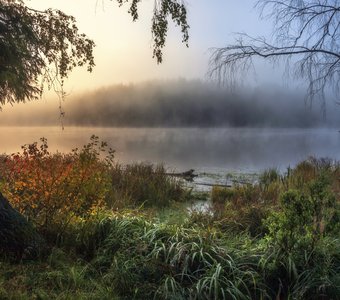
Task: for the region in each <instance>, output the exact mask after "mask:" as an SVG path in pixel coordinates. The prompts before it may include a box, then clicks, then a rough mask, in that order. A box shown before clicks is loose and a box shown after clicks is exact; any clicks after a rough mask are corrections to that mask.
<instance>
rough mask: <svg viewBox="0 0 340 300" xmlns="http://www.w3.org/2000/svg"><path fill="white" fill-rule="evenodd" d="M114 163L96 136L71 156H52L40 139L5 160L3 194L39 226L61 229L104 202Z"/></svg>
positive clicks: (109, 152) (111, 154)
mask: <svg viewBox="0 0 340 300" xmlns="http://www.w3.org/2000/svg"><path fill="white" fill-rule="evenodd" d="M104 151H106V156H105V159H101V158H100V155H101V153H102V152H104ZM112 159H113V151H112V150H111V149H107V145H106V143H100V142H99V139H98V137H96V136H92V137H91V141H90V143H89V144H87V145H85V146H84V147H83V148H82V149H81V150H78V149H74V150H72V152H71V153H68V154H62V153H54V154H51V153H50V152H49V151H48V145H47V140H46V139H44V138H42V139H41V144H40V145H38V143H33V144H29V145H24V146H23V147H22V153H15V154H11V155H7V156H5V157H3V161H2V163H1V164H0V165H1V166H0V168H1V170H0V171H1V174H2V176H3V178H2V191H3V193H4V194H5V195H6V196H7V197H8V199H10V202H11V204H12V205H13V206H14V207H15V208H16V209H17V210H19V211H20V212H21V213H22V214H24V215H25V216H26V217H27V218H28V219H29V220H30V221H32V222H33V223H35V225H36V226H37V227H40V228H48V227H49V226H50V225H51V224H54V226H55V225H57V224H59V225H60V228H59V230H60V229H62V228H61V227H65V226H67V225H68V223H69V222H70V221H71V220H72V218H84V217H86V216H88V215H90V214H91V213H92V212H93V211H95V210H96V209H97V208H98V207H99V206H102V205H103V204H104V203H105V197H106V195H107V192H108V191H109V189H110V164H111V162H112Z"/></svg>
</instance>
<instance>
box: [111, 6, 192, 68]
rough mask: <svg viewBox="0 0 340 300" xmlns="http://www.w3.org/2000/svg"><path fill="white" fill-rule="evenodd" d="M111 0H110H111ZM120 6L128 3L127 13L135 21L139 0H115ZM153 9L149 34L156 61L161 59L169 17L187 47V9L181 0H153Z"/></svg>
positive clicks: (159, 61) (158, 61)
mask: <svg viewBox="0 0 340 300" xmlns="http://www.w3.org/2000/svg"><path fill="white" fill-rule="evenodd" d="M111 1H112V0H111ZM116 1H117V2H118V4H119V5H120V6H122V5H123V4H124V3H129V5H130V8H129V10H128V12H129V14H131V16H132V20H133V21H136V20H137V19H138V17H139V15H138V4H139V3H140V2H141V0H116ZM154 2H155V3H154V11H153V17H152V25H151V34H152V39H153V45H152V46H153V57H154V58H156V60H157V63H161V62H162V61H163V48H164V46H165V42H166V37H167V33H168V25H169V22H168V19H169V18H170V19H171V20H172V21H173V22H174V24H175V25H176V26H179V27H180V29H181V33H182V42H183V43H184V44H185V45H186V46H187V47H188V41H189V24H188V22H187V9H186V5H185V3H184V1H182V0H154Z"/></svg>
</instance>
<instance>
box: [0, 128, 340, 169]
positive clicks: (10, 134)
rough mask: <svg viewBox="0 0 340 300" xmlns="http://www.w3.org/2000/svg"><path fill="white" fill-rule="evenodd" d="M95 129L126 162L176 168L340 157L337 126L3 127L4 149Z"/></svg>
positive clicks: (59, 144)
mask: <svg viewBox="0 0 340 300" xmlns="http://www.w3.org/2000/svg"><path fill="white" fill-rule="evenodd" d="M92 134H95V135H97V136H99V137H100V139H102V140H104V141H107V142H108V143H109V145H110V146H111V147H112V148H113V149H115V150H116V156H115V157H116V159H117V160H118V161H120V162H122V163H129V162H135V161H148V162H153V163H159V162H163V163H165V164H166V165H167V166H168V167H169V168H171V169H176V170H179V171H180V170H187V169H190V168H192V169H195V170H196V171H197V172H205V171H207V172H210V173H220V172H224V173H227V172H233V171H236V172H259V171H260V170H263V169H266V168H269V167H275V168H278V169H280V170H282V171H283V170H285V169H286V168H287V167H288V166H294V164H296V163H297V162H298V161H301V160H302V159H305V158H307V157H308V156H310V155H314V156H317V157H330V158H334V159H339V160H340V133H339V132H338V130H337V129H268V128H266V129H258V128H77V127H66V128H65V130H62V129H61V127H0V138H1V141H2V143H1V146H0V153H4V152H6V153H12V152H16V151H20V146H21V145H23V144H25V143H32V142H34V141H38V140H39V138H40V137H45V138H47V139H48V144H49V147H50V150H51V151H57V150H58V151H60V152H63V151H70V150H71V149H73V148H75V147H81V146H82V145H84V144H85V143H87V142H88V141H89V138H90V136H91V135H92Z"/></svg>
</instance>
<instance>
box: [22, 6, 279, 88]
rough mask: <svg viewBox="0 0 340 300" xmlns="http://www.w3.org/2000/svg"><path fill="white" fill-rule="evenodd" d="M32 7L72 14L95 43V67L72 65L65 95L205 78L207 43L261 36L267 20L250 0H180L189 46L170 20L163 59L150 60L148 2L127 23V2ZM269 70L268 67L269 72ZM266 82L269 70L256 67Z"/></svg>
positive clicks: (209, 45)
mask: <svg viewBox="0 0 340 300" xmlns="http://www.w3.org/2000/svg"><path fill="white" fill-rule="evenodd" d="M25 3H26V4H27V5H28V6H30V7H33V8H36V9H46V8H56V9H60V10H62V11H64V12H65V13H67V14H70V15H73V16H74V17H75V18H76V20H77V24H78V28H79V30H80V31H81V32H84V33H85V34H87V35H88V36H89V37H90V38H91V39H93V40H94V41H95V43H96V48H95V50H94V56H95V62H96V67H95V69H94V71H93V72H92V73H91V74H89V73H88V72H86V70H85V68H83V69H75V70H74V71H73V73H72V74H71V75H70V77H69V79H68V80H67V81H66V84H65V88H66V91H67V92H68V93H71V94H72V93H78V92H80V91H84V90H86V89H89V90H90V89H93V88H97V87H100V86H108V85H111V84H117V83H124V84H126V83H134V82H144V81H152V80H155V79H157V80H163V79H164V80H165V79H166V80H168V79H176V78H187V79H203V80H205V79H206V72H207V70H208V61H209V57H210V51H209V49H211V48H212V47H222V46H224V45H227V44H229V43H232V42H233V39H234V37H235V36H234V34H235V33H236V32H247V33H249V34H251V35H261V36H263V35H266V34H268V33H269V32H270V23H268V22H266V21H261V20H260V19H259V17H258V11H257V10H256V9H254V4H255V1H254V0H242V1H240V0H209V1H208V0H186V4H187V9H188V21H189V25H190V40H189V48H186V47H185V45H184V44H182V43H181V33H180V30H179V28H176V27H175V26H174V25H173V24H171V27H170V30H169V34H168V38H167V44H166V47H165V49H164V62H163V63H162V64H160V65H158V64H157V63H156V60H155V59H153V58H152V43H151V31H150V28H151V17H152V11H153V5H154V0H144V1H142V3H141V4H140V5H139V16H140V17H139V20H138V21H136V22H132V19H131V16H130V15H129V14H128V13H127V10H128V6H127V5H124V6H123V7H121V8H119V7H118V4H117V3H116V1H109V0H72V1H70V0H58V1H56V0H44V1H41V0H26V1H25ZM269 73H271V71H269ZM261 75H262V78H263V80H264V81H266V80H267V81H268V80H269V81H270V80H272V78H273V74H270V75H269V76H268V71H267V72H262V74H261V70H260V77H261Z"/></svg>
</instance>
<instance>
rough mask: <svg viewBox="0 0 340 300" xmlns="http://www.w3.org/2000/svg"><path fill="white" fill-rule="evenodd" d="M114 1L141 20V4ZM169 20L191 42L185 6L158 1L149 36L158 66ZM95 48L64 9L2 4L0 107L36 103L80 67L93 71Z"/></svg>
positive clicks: (13, 0)
mask: <svg viewBox="0 0 340 300" xmlns="http://www.w3.org/2000/svg"><path fill="white" fill-rule="evenodd" d="M111 1H114V0H111ZM116 1H117V2H118V4H119V5H120V6H122V5H123V4H125V3H127V4H128V5H129V10H128V12H129V13H130V14H131V16H132V19H133V21H135V20H137V19H138V4H139V3H140V2H141V0H116ZM56 5H57V3H56ZM169 17H170V18H171V20H172V21H173V22H174V23H175V24H176V25H177V26H179V27H180V28H181V32H182V38H183V42H184V43H186V44H187V43H188V38H189V35H188V29H189V26H188V23H187V16H186V8H185V5H184V4H183V3H182V2H181V1H178V0H156V1H155V8H154V12H153V17H152V27H151V33H152V36H153V56H154V57H155V58H156V60H157V62H158V63H161V62H162V59H163V56H162V50H163V48H164V46H165V41H166V36H167V31H168V18H169ZM94 46H95V43H94V41H92V40H91V39H89V38H88V37H87V36H86V35H85V34H83V33H80V32H79V30H78V28H77V24H76V20H75V18H74V17H72V16H69V15H67V14H65V13H64V12H62V11H60V10H57V9H47V10H44V11H38V10H35V9H32V8H30V7H28V6H27V5H26V4H25V3H24V2H23V1H22V0H0V105H4V104H5V103H10V104H13V103H15V102H25V101H26V100H32V99H36V98H38V97H39V96H40V95H41V93H42V91H43V89H44V86H46V85H47V87H48V88H57V87H58V86H62V84H63V80H64V79H65V78H66V77H67V76H68V74H69V73H70V72H71V71H72V70H73V68H75V67H77V66H87V70H88V71H90V72H91V71H92V69H93V67H94V66H95V63H94V57H93V48H94Z"/></svg>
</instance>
